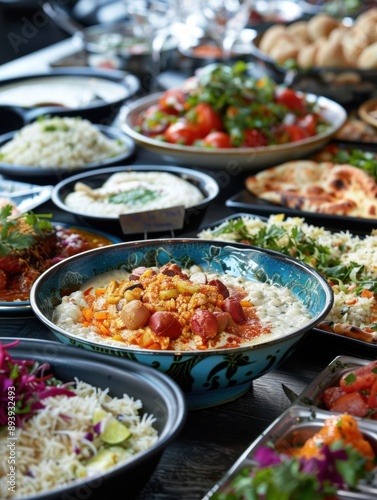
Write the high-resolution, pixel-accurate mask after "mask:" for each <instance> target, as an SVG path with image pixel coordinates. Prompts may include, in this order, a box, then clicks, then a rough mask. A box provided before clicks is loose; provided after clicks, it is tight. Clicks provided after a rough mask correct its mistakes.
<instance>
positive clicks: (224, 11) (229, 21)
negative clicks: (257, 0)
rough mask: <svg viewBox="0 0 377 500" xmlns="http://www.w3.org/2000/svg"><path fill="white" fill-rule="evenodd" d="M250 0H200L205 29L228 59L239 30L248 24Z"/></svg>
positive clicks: (250, 7) (251, 2)
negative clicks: (205, 23)
mask: <svg viewBox="0 0 377 500" xmlns="http://www.w3.org/2000/svg"><path fill="white" fill-rule="evenodd" d="M252 6H253V1H252V0H201V10H202V12H203V15H204V17H205V18H206V21H207V31H208V33H209V34H210V35H211V36H212V38H213V39H214V40H215V41H216V42H217V43H218V45H219V46H220V48H221V49H222V55H223V59H224V60H229V59H230V57H231V53H232V47H233V45H234V43H235V41H236V40H237V38H238V36H239V34H240V31H241V30H242V29H243V28H244V27H245V26H246V25H247V24H248V21H249V18H250V14H251V10H252Z"/></svg>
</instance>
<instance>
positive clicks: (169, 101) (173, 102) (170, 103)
mask: <svg viewBox="0 0 377 500" xmlns="http://www.w3.org/2000/svg"><path fill="white" fill-rule="evenodd" d="M185 102H186V95H185V94H184V93H183V92H182V90H179V89H169V90H166V91H165V92H164V93H163V94H162V96H161V97H160V98H159V100H158V105H159V107H160V109H161V110H162V111H165V112H166V113H169V114H171V115H179V114H181V113H182V112H183V111H184V109H185V106H184V105H185Z"/></svg>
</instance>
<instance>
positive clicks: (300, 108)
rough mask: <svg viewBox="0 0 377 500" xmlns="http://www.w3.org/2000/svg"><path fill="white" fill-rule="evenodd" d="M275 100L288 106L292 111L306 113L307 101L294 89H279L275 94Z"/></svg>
mask: <svg viewBox="0 0 377 500" xmlns="http://www.w3.org/2000/svg"><path fill="white" fill-rule="evenodd" d="M275 101H276V102H277V103H278V104H282V105H283V106H286V107H287V108H288V109H289V110H290V111H293V112H294V113H298V114H304V113H305V111H306V102H305V98H304V97H303V96H300V95H298V94H297V92H295V91H294V90H293V89H289V88H282V89H278V90H277V92H276V95H275Z"/></svg>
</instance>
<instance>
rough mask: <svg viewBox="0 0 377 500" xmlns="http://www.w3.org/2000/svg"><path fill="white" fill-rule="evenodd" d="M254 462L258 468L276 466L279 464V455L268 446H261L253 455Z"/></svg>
mask: <svg viewBox="0 0 377 500" xmlns="http://www.w3.org/2000/svg"><path fill="white" fill-rule="evenodd" d="M254 458H255V460H256V461H257V462H258V463H259V466H260V467H269V466H270V465H278V464H280V463H281V458H280V455H279V454H278V453H277V452H276V451H275V450H274V449H273V448H270V447H268V446H261V447H260V448H258V449H257V450H256V452H255V455H254Z"/></svg>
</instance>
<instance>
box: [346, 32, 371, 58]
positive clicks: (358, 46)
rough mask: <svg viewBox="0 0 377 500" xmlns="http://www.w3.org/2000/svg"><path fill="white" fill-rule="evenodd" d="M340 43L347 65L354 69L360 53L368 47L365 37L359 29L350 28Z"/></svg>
mask: <svg viewBox="0 0 377 500" xmlns="http://www.w3.org/2000/svg"><path fill="white" fill-rule="evenodd" d="M341 43H342V46H343V52H344V55H345V58H346V59H347V62H348V64H349V65H350V66H352V67H354V68H356V67H357V60H358V58H359V56H360V54H361V52H362V51H363V50H364V49H365V48H366V47H368V45H369V43H368V39H367V37H366V36H365V35H364V34H363V33H362V32H361V31H360V30H359V29H357V28H352V29H351V30H349V31H348V32H347V34H346V35H344V37H343V39H342V42H341Z"/></svg>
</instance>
